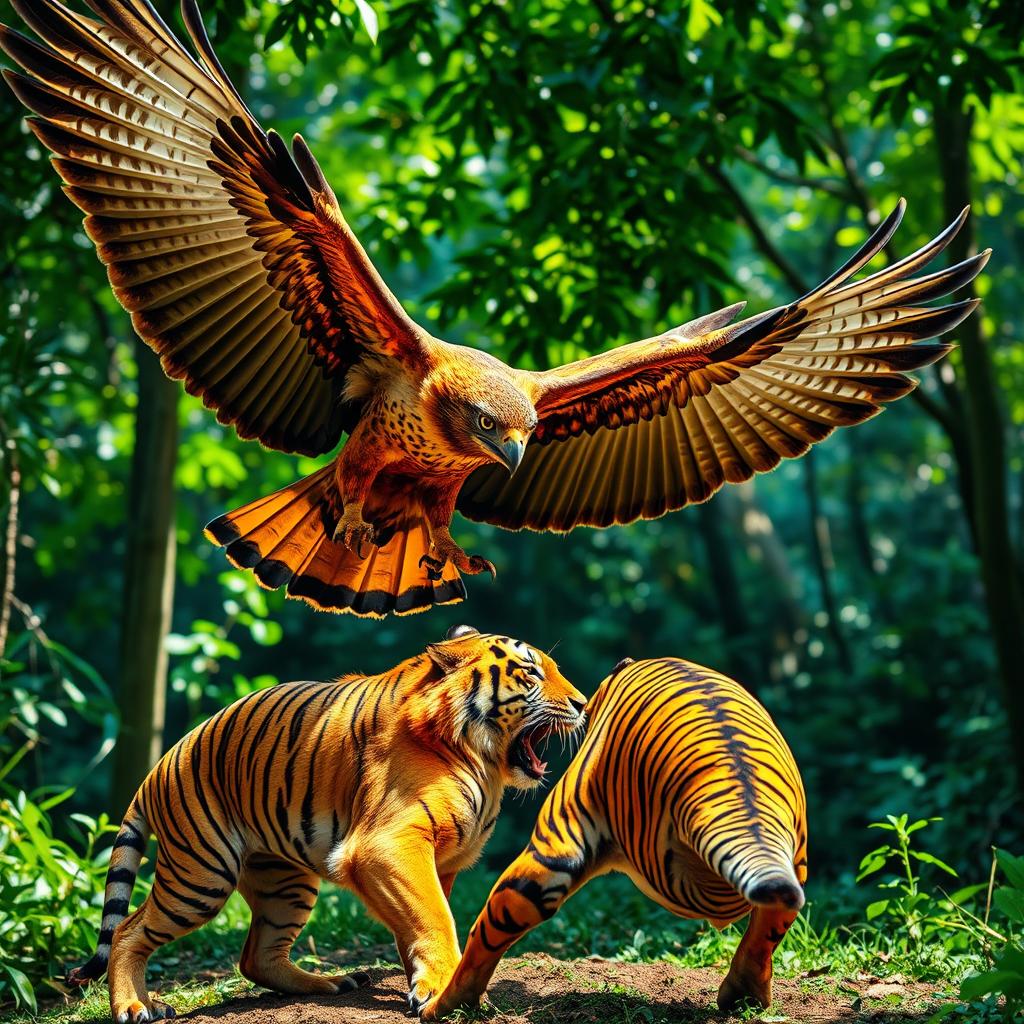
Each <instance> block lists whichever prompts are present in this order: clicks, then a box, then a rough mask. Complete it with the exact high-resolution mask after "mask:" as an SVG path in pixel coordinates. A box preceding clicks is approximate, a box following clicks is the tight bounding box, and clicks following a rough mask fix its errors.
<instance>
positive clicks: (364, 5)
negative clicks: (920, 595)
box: [356, 0, 378, 45]
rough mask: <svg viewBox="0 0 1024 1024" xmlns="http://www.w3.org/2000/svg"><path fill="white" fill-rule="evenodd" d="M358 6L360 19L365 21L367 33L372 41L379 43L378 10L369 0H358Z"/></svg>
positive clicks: (364, 26)
mask: <svg viewBox="0 0 1024 1024" xmlns="http://www.w3.org/2000/svg"><path fill="white" fill-rule="evenodd" d="M356 7H358V8H359V19H360V21H362V23H363V28H365V29H366V34H367V35H368V36H369V37H370V42H371V43H373V44H374V45H376V44H377V31H378V24H377V12H376V11H375V10H374V9H373V7H372V6H370V4H369V3H368V0H356Z"/></svg>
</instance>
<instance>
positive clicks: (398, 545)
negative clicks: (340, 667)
mask: <svg viewBox="0 0 1024 1024" xmlns="http://www.w3.org/2000/svg"><path fill="white" fill-rule="evenodd" d="M333 482H334V467H333V466H325V467H324V468H323V469H320V470H317V472H315V473H313V474H311V475H310V476H307V477H305V478H304V479H302V480H299V481H297V482H296V483H294V484H291V485H289V486H288V487H284V488H282V489H281V490H279V491H275V492H274V493H273V494H270V495H267V496H266V497H263V498H259V499H257V500H256V501H253V502H250V503H249V504H248V505H243V506H242V507H241V508H237V509H235V510H234V511H233V512H227V513H225V514H224V515H222V516H219V517H218V518H217V519H214V520H213V522H211V523H210V524H208V525H207V527H206V530H205V531H204V532H205V533H206V536H207V538H209V540H211V541H213V543H214V544H217V545H219V546H221V547H224V548H225V554H226V555H227V558H228V560H229V561H230V562H231V563H232V564H233V565H235V566H236V567H238V568H240V569H251V570H252V572H253V574H254V575H255V577H256V579H257V581H258V582H259V583H260V585H261V586H263V587H266V588H267V589H270V590H277V589H278V588H280V587H286V588H287V594H288V596H289V597H294V598H299V599H300V600H303V601H306V602H307V603H309V604H311V605H313V606H314V607H316V608H319V609H321V610H322V611H332V612H350V613H352V614H354V615H360V616H368V617H372V618H381V617H383V616H385V615H387V614H389V613H393V614H396V615H407V614H410V613H412V612H418V611H425V610H426V609H428V608H431V607H433V606H434V605H439V604H451V603H454V602H456V601H461V600H463V599H464V598H465V596H466V588H465V584H464V583H463V582H462V578H461V576H460V575H459V571H458V570H457V569H456V568H455V567H454V566H453V565H452V564H451V563H447V564H446V565H445V566H444V568H443V569H442V570H441V572H440V574H438V573H437V572H433V571H432V570H431V569H430V567H429V566H428V565H426V564H425V563H424V562H423V556H424V555H428V554H429V553H430V530H429V527H428V525H427V522H426V519H425V518H423V516H422V515H420V516H417V517H412V518H408V519H406V520H405V521H403V522H402V523H401V524H399V525H397V526H394V527H392V528H389V530H388V533H387V535H385V536H383V537H382V540H383V543H382V544H380V545H377V544H369V545H366V546H365V547H364V550H363V551H362V552H358V553H357V552H355V551H351V550H350V549H349V548H347V547H345V546H344V545H343V544H341V543H340V542H338V541H335V540H333V539H332V535H333V532H334V523H335V521H336V518H335V512H334V511H333V508H332V506H331V503H330V502H329V501H328V499H327V494H328V491H329V488H331V487H332V485H333ZM434 577H438V578H434Z"/></svg>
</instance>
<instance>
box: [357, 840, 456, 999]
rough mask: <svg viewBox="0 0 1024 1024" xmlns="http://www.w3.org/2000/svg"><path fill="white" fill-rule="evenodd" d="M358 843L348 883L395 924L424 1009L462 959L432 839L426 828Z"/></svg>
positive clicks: (412, 991)
mask: <svg viewBox="0 0 1024 1024" xmlns="http://www.w3.org/2000/svg"><path fill="white" fill-rule="evenodd" d="M375 839H376V842H374V840H370V839H366V840H364V841H362V842H353V843H352V847H353V852H352V853H351V854H350V855H349V857H348V859H347V862H346V864H345V866H344V869H345V883H344V884H346V885H348V886H350V887H351V888H352V889H353V890H354V892H355V893H356V895H358V896H359V897H360V898H361V899H362V900H363V902H364V903H365V904H366V906H367V907H368V908H369V910H370V913H372V914H373V916H374V917H376V918H377V919H378V920H379V921H381V922H382V923H383V924H385V925H386V926H387V927H388V928H390V929H391V932H392V934H393V935H394V936H395V946H396V947H397V948H398V955H399V956H400V957H401V958H402V964H403V966H404V967H405V974H406V977H407V978H408V980H409V995H408V999H409V1007H410V1009H412V1010H413V1011H414V1012H419V1010H420V1008H421V1007H422V1006H424V1005H425V1004H426V1003H427V1002H429V1001H430V999H431V998H432V997H433V996H434V995H436V994H437V993H438V992H440V991H441V989H443V988H444V985H445V983H446V982H447V981H448V979H449V978H450V977H451V975H452V972H453V971H454V970H455V965H456V964H457V963H458V961H459V941H458V936H457V935H456V933H455V920H454V918H453V917H452V912H451V908H450V907H449V906H448V900H447V898H446V897H445V894H444V890H443V889H442V887H441V881H440V880H439V878H438V875H437V866H436V863H435V851H434V847H433V845H432V843H431V842H430V841H429V840H428V839H427V838H426V837H425V836H424V835H423V833H422V832H420V831H410V832H408V833H404V834H402V835H401V836H399V837H396V836H395V835H394V834H393V833H392V834H389V835H378V836H376V837H375Z"/></svg>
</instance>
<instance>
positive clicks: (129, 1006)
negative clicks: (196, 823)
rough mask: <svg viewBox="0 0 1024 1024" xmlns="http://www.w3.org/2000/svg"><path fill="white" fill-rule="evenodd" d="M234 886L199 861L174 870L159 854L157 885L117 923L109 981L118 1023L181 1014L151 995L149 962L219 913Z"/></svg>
mask: <svg viewBox="0 0 1024 1024" xmlns="http://www.w3.org/2000/svg"><path fill="white" fill-rule="evenodd" d="M233 889H234V883H233V882H231V883H229V882H228V880H227V879H226V878H225V877H224V876H223V875H221V874H218V873H215V872H213V871H211V870H209V868H208V867H206V866H205V865H204V864H203V863H202V862H200V861H198V860H196V859H188V860H186V861H185V862H184V863H182V864H175V865H174V867H173V868H172V867H171V866H169V865H168V863H167V860H166V858H165V857H164V855H163V854H162V853H161V854H160V855H158V857H157V865H156V872H155V877H154V880H153V888H152V889H151V890H150V893H149V895H148V896H147V897H146V898H145V900H143V901H142V904H141V905H140V906H139V908H138V910H136V911H135V912H134V913H133V914H130V915H129V916H128V917H126V918H125V919H124V920H123V921H122V922H121V923H120V924H119V925H118V926H117V928H116V929H115V931H114V937H113V941H112V943H111V950H110V964H109V966H108V967H107V983H108V985H109V988H110V1012H111V1015H112V1016H113V1018H114V1020H115V1021H116V1022H117V1024H145V1022H146V1021H153V1020H162V1019H164V1018H166V1017H173V1016H174V1015H175V1014H174V1008H173V1007H171V1006H169V1005H168V1004H167V1003H164V1002H161V1001H160V1000H158V999H153V998H152V997H151V996H150V995H149V991H148V989H147V988H146V964H147V962H148V961H149V958H150V956H152V954H153V953H154V952H155V951H156V950H157V949H159V948H160V947H161V946H163V945H164V944H165V943H168V942H171V941H172V940H174V939H180V938H181V937H182V936H183V935H187V934H188V933H189V932H192V931H195V929H196V928H198V927H200V926H201V925H204V924H206V922H207V921H209V920H211V919H212V918H213V917H216V915H217V914H218V913H219V911H220V909H221V907H223V906H224V901H225V900H226V899H227V898H228V896H230V895H231V892H232V890H233Z"/></svg>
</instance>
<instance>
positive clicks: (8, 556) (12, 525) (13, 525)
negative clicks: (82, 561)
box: [0, 431, 21, 658]
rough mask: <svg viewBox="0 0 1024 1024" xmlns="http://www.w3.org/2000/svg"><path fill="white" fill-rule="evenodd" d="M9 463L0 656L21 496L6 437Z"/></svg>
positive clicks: (6, 628) (4, 642)
mask: <svg viewBox="0 0 1024 1024" xmlns="http://www.w3.org/2000/svg"><path fill="white" fill-rule="evenodd" d="M3 433H4V436H5V441H4V445H5V447H6V449H7V452H6V454H7V459H8V465H9V466H10V470H9V475H8V497H7V530H6V533H5V538H4V576H3V588H2V590H0V658H3V656H4V651H6V650H7V634H8V631H9V630H10V626H11V605H12V604H13V603H14V569H15V559H16V558H17V555H18V503H19V499H20V497H21V470H20V469H19V468H18V449H17V448H16V447H15V445H14V440H13V439H12V438H6V431H3Z"/></svg>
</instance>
